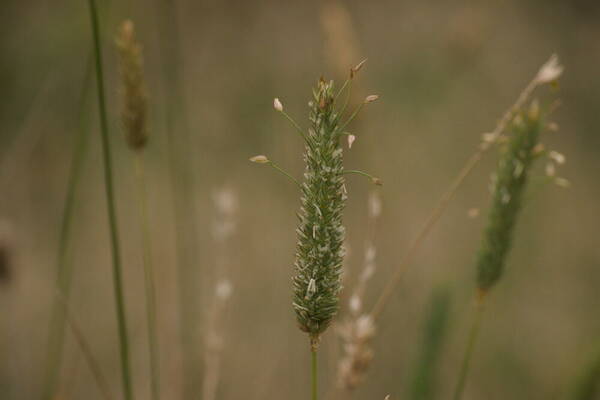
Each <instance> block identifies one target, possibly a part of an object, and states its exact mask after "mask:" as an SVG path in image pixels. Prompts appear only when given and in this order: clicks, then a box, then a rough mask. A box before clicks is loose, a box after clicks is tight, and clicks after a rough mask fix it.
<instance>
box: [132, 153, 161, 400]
mask: <svg viewBox="0 0 600 400" xmlns="http://www.w3.org/2000/svg"><path fill="white" fill-rule="evenodd" d="M134 157H135V158H134V164H135V176H136V186H137V202H138V207H137V208H138V210H139V218H140V225H141V230H142V258H143V266H144V283H145V285H144V286H145V291H146V322H147V330H148V354H149V357H150V378H151V379H150V393H151V398H152V400H159V399H160V361H159V345H158V334H157V321H156V285H155V283H154V269H153V268H152V256H151V249H152V244H151V239H150V224H149V220H148V204H147V203H148V202H147V197H148V194H147V190H146V174H145V167H144V160H143V158H142V154H141V153H140V152H135V156H134Z"/></svg>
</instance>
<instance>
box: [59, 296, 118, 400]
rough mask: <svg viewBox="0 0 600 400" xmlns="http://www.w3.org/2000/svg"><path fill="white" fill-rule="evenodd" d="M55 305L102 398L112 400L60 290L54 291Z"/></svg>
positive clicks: (97, 365)
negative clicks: (66, 324) (61, 314)
mask: <svg viewBox="0 0 600 400" xmlns="http://www.w3.org/2000/svg"><path fill="white" fill-rule="evenodd" d="M56 304H57V305H58V306H59V307H61V308H62V311H63V317H64V320H65V321H66V322H67V323H68V325H69V328H71V334H72V335H73V338H74V339H75V342H76V343H77V345H78V346H79V349H80V350H81V353H82V354H83V358H84V359H85V362H86V363H87V365H88V367H89V368H90V372H91V373H92V377H93V378H94V380H95V381H96V384H97V385H98V388H99V389H100V392H101V393H102V396H103V397H104V399H105V400H112V399H113V396H112V394H111V391H110V386H109V385H108V381H107V380H106V377H105V375H104V374H103V373H102V369H101V368H100V363H99V362H98V360H97V358H96V357H95V356H94V352H93V351H92V346H90V343H89V341H88V340H87V339H86V336H85V334H84V333H83V329H81V325H79V324H78V323H77V320H76V319H75V317H74V316H73V315H72V314H71V312H70V311H69V305H68V303H67V298H66V297H64V295H63V294H62V292H61V291H60V290H57V291H56Z"/></svg>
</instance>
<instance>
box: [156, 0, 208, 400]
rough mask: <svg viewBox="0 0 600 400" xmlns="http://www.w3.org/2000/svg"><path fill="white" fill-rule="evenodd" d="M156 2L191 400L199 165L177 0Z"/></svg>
mask: <svg viewBox="0 0 600 400" xmlns="http://www.w3.org/2000/svg"><path fill="white" fill-rule="evenodd" d="M157 6H158V7H157V11H158V13H159V16H158V18H159V23H158V28H159V40H160V51H161V58H162V59H163V60H168V62H164V63H163V70H162V74H163V85H164V86H163V91H164V93H165V96H164V98H165V102H164V109H165V127H164V128H165V134H166V136H167V153H168V163H169V181H170V182H169V183H170V190H171V196H172V207H173V210H172V213H173V225H174V231H175V236H174V242H175V264H176V271H177V287H178V304H177V307H178V314H179V315H178V331H179V332H178V333H179V340H180V346H179V349H178V351H179V354H178V355H177V356H179V357H180V358H181V363H180V365H181V374H180V375H181V385H182V391H183V392H182V397H183V398H185V399H191V398H192V397H194V396H196V393H198V392H199V384H198V379H197V377H198V376H199V374H200V368H201V366H200V360H201V357H200V354H199V349H198V340H197V338H198V336H199V334H200V332H199V329H198V326H199V325H198V323H197V317H198V315H200V310H199V308H198V304H199V302H198V301H197V299H198V298H199V297H200V296H201V293H202V289H203V288H202V285H201V279H200V277H199V275H198V271H199V268H198V227H197V222H196V221H197V206H196V201H195V200H194V196H195V193H196V171H197V169H196V168H194V167H193V166H192V160H193V159H192V157H191V154H190V149H191V148H192V146H191V145H190V143H191V140H190V135H189V118H188V112H187V106H186V100H185V93H184V90H183V84H182V79H183V78H182V77H183V69H182V65H183V64H184V63H183V62H182V52H181V49H180V46H181V39H180V37H179V26H178V24H177V16H178V8H177V7H178V6H179V2H177V1H172V0H157Z"/></svg>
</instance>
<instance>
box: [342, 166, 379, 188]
mask: <svg viewBox="0 0 600 400" xmlns="http://www.w3.org/2000/svg"><path fill="white" fill-rule="evenodd" d="M344 174H356V175H362V176H366V177H367V178H369V179H370V180H371V181H372V182H373V183H375V184H376V185H380V186H381V181H380V180H379V178H377V177H376V176H373V175H371V174H368V173H366V172H364V171H361V170H358V169H347V170H344Z"/></svg>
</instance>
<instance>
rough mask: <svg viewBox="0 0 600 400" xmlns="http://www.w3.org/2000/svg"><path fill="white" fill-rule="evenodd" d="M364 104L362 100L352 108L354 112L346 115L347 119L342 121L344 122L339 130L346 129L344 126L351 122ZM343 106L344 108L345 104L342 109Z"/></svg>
mask: <svg viewBox="0 0 600 400" xmlns="http://www.w3.org/2000/svg"><path fill="white" fill-rule="evenodd" d="M365 104H366V103H365V102H364V101H363V102H362V103H360V104H359V105H358V107H356V109H355V110H354V112H353V113H352V114H351V115H350V116H349V117H348V119H347V120H346V122H344V124H343V125H342V126H341V128H340V129H339V130H340V131H343V130H344V129H346V127H347V126H348V124H349V123H350V122H352V121H353V120H354V118H356V116H357V115H358V113H359V112H360V110H362V108H363V107H364V106H365ZM345 108H346V106H344V109H345ZM342 112H343V110H342ZM340 115H341V114H340Z"/></svg>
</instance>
